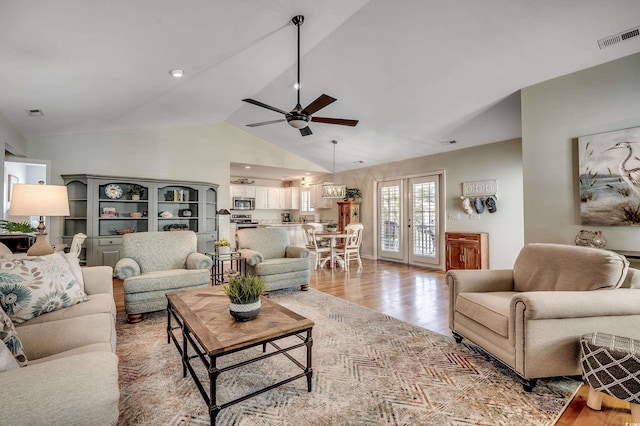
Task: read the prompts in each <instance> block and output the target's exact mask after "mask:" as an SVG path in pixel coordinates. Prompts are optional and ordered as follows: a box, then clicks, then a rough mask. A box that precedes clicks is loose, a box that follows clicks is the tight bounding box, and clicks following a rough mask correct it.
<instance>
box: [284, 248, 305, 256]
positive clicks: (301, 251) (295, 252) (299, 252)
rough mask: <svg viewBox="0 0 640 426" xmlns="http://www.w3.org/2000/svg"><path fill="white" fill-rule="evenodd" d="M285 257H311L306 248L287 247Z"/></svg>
mask: <svg viewBox="0 0 640 426" xmlns="http://www.w3.org/2000/svg"><path fill="white" fill-rule="evenodd" d="M285 253H286V254H285V257H309V250H308V249H307V248H305V247H294V246H287V249H286V252H285Z"/></svg>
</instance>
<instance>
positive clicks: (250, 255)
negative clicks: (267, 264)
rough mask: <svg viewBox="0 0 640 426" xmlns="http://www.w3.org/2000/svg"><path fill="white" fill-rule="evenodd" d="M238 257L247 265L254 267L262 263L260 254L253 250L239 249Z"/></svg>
mask: <svg viewBox="0 0 640 426" xmlns="http://www.w3.org/2000/svg"><path fill="white" fill-rule="evenodd" d="M238 251H239V252H240V256H241V257H243V258H244V259H246V262H247V265H250V266H256V265H257V264H258V263H261V262H264V256H263V255H262V253H260V252H257V251H255V250H249V249H240V250H238Z"/></svg>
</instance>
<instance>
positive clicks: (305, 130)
mask: <svg viewBox="0 0 640 426" xmlns="http://www.w3.org/2000/svg"><path fill="white" fill-rule="evenodd" d="M300 134H301V135H302V136H309V135H312V134H313V132H312V131H311V129H310V128H309V126H307V127H303V128H302V129H300Z"/></svg>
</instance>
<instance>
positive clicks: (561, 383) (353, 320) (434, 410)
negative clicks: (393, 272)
mask: <svg viewBox="0 0 640 426" xmlns="http://www.w3.org/2000/svg"><path fill="white" fill-rule="evenodd" d="M272 298H273V300H275V301H277V302H278V303H280V304H282V305H284V306H285V307H287V308H289V309H291V310H293V311H295V312H297V313H299V314H302V315H304V316H306V317H307V318H310V319H312V320H313V321H314V322H315V327H314V329H313V338H314V342H313V371H314V372H313V390H312V392H310V393H309V392H307V389H306V388H307V385H306V379H305V378H300V379H297V380H294V381H292V382H290V383H288V384H286V385H283V386H281V387H278V388H275V389H273V390H271V391H268V392H265V393H263V394H261V395H258V396H256V397H254V398H250V399H248V400H246V401H244V402H241V403H239V404H237V405H233V406H231V407H228V408H225V409H223V410H222V411H221V412H220V414H219V415H218V418H217V424H218V425H514V424H518V425H520V426H522V425H550V424H553V423H554V421H555V419H556V418H557V417H558V415H559V414H560V413H561V412H562V410H563V409H564V407H565V405H566V403H567V402H568V401H569V400H570V399H571V397H572V395H573V394H574V393H575V391H576V390H577V389H578V387H579V385H580V383H579V382H577V381H575V380H572V379H568V378H558V379H544V380H540V381H538V384H537V385H536V387H535V388H534V391H533V392H532V393H527V392H524V391H523V389H522V386H521V385H520V384H519V382H518V381H517V380H516V378H515V377H514V375H513V373H511V372H510V371H509V370H508V369H506V368H505V367H503V366H501V365H500V364H499V363H497V362H495V361H492V360H491V358H489V357H488V356H487V355H485V354H484V353H483V352H482V351H480V350H478V349H477V348H476V347H475V346H473V345H465V344H462V345H459V344H456V343H455V341H454V340H453V338H452V337H451V338H450V337H447V336H443V335H440V334H438V333H434V332H431V331H429V330H425V329H423V328H419V327H416V326H413V325H411V324H408V323H405V322H403V321H400V320H397V319H394V318H392V317H389V316H387V315H384V314H381V313H379V312H375V311H372V310H370V309H367V308H364V307H362V306H359V305H355V304H353V303H350V302H346V301H344V300H341V299H338V298H336V297H333V296H330V295H327V294H324V293H321V292H318V291H315V290H310V291H308V292H300V291H280V292H273V293H272ZM166 324H167V319H166V313H164V312H157V313H153V314H150V315H147V316H146V319H145V320H144V321H143V322H142V323H139V324H133V325H131V324H127V323H126V322H125V319H124V318H118V323H117V332H118V356H119V357H120V386H121V389H120V390H121V402H120V420H119V423H120V424H122V425H132V424H144V425H159V424H162V425H183V424H190V425H200V424H203V425H204V424H209V416H208V413H207V407H206V405H205V403H204V400H203V398H202V396H201V395H200V393H199V391H198V389H197V387H196V386H195V384H194V382H193V380H192V378H191V376H189V375H187V377H186V378H183V377H182V366H181V363H180V355H179V354H178V351H177V349H176V347H175V346H174V344H173V342H172V343H171V344H167V336H166ZM292 339H296V338H295V337H294V338H292ZM296 351H298V349H296ZM296 351H294V352H293V354H294V355H296V358H297V359H299V360H301V361H303V360H304V359H305V358H304V354H305V352H304V349H302V348H301V349H299V352H296ZM259 353H261V348H254V349H250V350H247V351H243V352H240V353H236V354H233V355H229V356H228V359H229V361H227V360H226V359H225V358H222V359H221V361H219V364H218V366H223V365H228V364H231V361H234V362H236V361H238V360H240V359H244V358H243V357H247V356H256V355H257V354H259ZM193 364H194V365H197V366H198V372H199V375H200V377H203V378H206V371H205V369H204V367H201V363H200V362H199V361H198V360H193ZM299 371H300V370H299V369H298V368H297V367H296V366H295V365H294V364H293V363H292V362H291V361H289V360H288V359H287V358H285V357H284V356H282V355H277V356H274V357H271V358H268V359H266V360H262V361H260V362H257V363H254V364H250V365H247V366H244V367H241V368H240V369H238V370H233V371H231V372H228V373H223V374H221V376H220V378H219V379H218V383H219V390H218V398H219V399H218V402H219V403H224V402H226V401H229V400H232V399H234V398H237V397H239V396H241V395H244V394H247V393H250V392H251V391H253V390H256V389H259V388H263V387H265V386H268V385H269V384H272V383H276V382H277V381H279V380H282V379H283V378H284V377H287V376H288V375H293V374H296V373H298V372H299ZM204 380H206V379H204ZM204 383H205V387H207V388H208V385H207V384H206V383H207V381H205V382H204Z"/></svg>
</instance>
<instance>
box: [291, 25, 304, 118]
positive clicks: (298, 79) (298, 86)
mask: <svg viewBox="0 0 640 426" xmlns="http://www.w3.org/2000/svg"><path fill="white" fill-rule="evenodd" d="M291 22H293V24H294V25H295V26H296V27H298V77H297V81H296V83H297V92H298V105H300V87H301V85H302V83H300V27H301V26H302V24H303V23H304V16H303V15H297V16H294V17H293V18H292V19H291ZM300 109H302V106H300Z"/></svg>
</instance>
